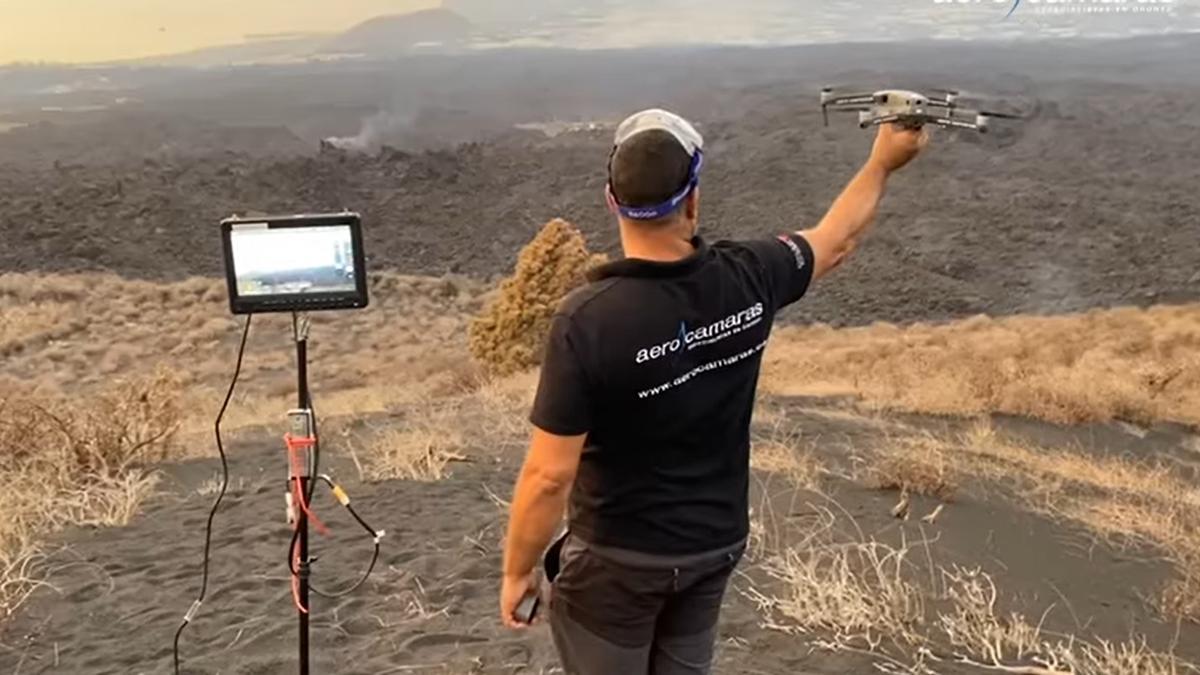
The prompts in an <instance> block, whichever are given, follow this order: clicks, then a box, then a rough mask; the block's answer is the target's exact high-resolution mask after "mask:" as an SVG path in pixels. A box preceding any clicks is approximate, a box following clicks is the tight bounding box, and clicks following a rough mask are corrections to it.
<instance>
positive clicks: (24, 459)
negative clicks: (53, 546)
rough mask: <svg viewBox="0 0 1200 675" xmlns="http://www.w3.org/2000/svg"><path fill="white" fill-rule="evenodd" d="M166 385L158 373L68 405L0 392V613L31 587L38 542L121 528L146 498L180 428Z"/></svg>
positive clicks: (27, 393)
mask: <svg viewBox="0 0 1200 675" xmlns="http://www.w3.org/2000/svg"><path fill="white" fill-rule="evenodd" d="M178 394H179V392H178V388H177V387H176V386H175V383H174V379H173V378H172V377H171V376H169V375H167V374H165V373H163V372H160V373H159V374H157V375H155V376H153V377H150V378H147V379H142V380H131V381H128V382H122V383H118V384H116V385H114V387H113V388H112V389H111V390H109V391H105V392H101V393H99V394H97V395H96V396H94V397H92V398H91V399H88V400H87V402H86V404H80V405H76V404H72V403H70V402H67V401H65V400H63V399H61V398H56V397H51V396H46V395H42V394H39V393H38V392H36V391H32V390H29V389H20V388H16V387H13V386H12V385H8V386H7V387H6V389H5V390H4V391H3V392H0V482H2V483H3V484H5V485H7V486H9V489H8V491H7V493H6V496H5V504H6V507H5V514H4V515H5V517H4V518H3V519H0V616H3V615H6V614H10V613H11V612H12V611H14V610H15V609H16V607H17V606H18V605H19V604H20V603H21V602H22V601H23V600H24V599H25V598H26V597H27V596H28V594H29V592H30V591H31V590H32V589H33V588H34V587H35V586H36V585H37V584H38V583H39V581H38V580H39V576H38V569H39V565H38V562H39V561H40V559H41V555H40V553H39V546H38V542H39V541H40V540H41V539H42V537H44V536H45V535H47V534H49V533H51V532H53V531H55V530H57V529H59V528H62V527H64V526H66V525H92V526H113V525H122V524H125V523H127V522H128V521H129V520H130V518H132V517H133V515H134V514H135V513H136V512H137V510H138V508H139V506H140V505H141V504H142V502H143V501H144V500H145V498H146V497H147V496H148V495H150V494H151V493H152V492H153V489H154V485H155V483H156V482H157V477H156V475H155V474H154V473H153V471H152V469H151V468H150V465H151V464H152V463H153V462H155V461H158V460H161V459H163V458H165V457H166V456H167V453H168V452H169V448H170V439H171V436H172V434H173V433H174V432H175V430H176V428H177V427H178V424H179V416H180V406H179V397H178Z"/></svg>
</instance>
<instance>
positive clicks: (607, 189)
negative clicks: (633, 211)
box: [604, 183, 617, 214]
mask: <svg viewBox="0 0 1200 675" xmlns="http://www.w3.org/2000/svg"><path fill="white" fill-rule="evenodd" d="M604 203H606V204H608V210H609V211H611V212H612V213H614V214H615V213H616V212H617V198H616V197H614V196H613V193H612V184H611V183H605V184H604Z"/></svg>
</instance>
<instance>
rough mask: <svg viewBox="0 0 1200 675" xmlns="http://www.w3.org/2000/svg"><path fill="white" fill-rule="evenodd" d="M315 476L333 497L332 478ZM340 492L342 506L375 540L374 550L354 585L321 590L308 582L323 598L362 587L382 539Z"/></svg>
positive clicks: (380, 534) (336, 492)
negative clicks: (364, 570) (323, 482)
mask: <svg viewBox="0 0 1200 675" xmlns="http://www.w3.org/2000/svg"><path fill="white" fill-rule="evenodd" d="M317 478H320V479H321V480H322V481H325V484H326V485H328V486H329V489H330V490H333V492H334V497H337V495H338V486H337V484H336V483H334V482H333V479H332V478H330V477H329V476H327V475H324V474H321V475H319V476H317ZM313 482H316V481H315V480H314V481H313ZM341 494H342V496H343V497H345V499H346V501H345V502H342V506H343V507H345V509H346V510H347V511H349V512H350V515H351V516H354V519H355V520H356V521H358V524H359V525H361V526H362V528H363V529H364V530H366V531H367V534H370V535H371V537H372V538H373V539H374V540H375V550H374V552H373V553H372V554H371V563H370V564H369V565H367V571H366V572H364V573H363V575H362V576H361V577H360V578H359V580H358V581H356V582H355V583H354V585H352V586H350V587H348V588H346V589H345V590H341V591H336V592H333V591H322V590H320V589H318V588H316V587H315V586H312V585H311V584H310V585H309V590H311V591H312V592H313V593H316V594H317V595H319V596H321V597H323V598H342V597H345V596H347V595H350V594H351V593H353V592H354V591H357V590H358V589H359V588H361V587H362V585H363V584H365V583H367V579H369V578H370V577H371V572H373V571H375V563H377V562H379V542H380V540H382V539H383V534H384V533H383V532H379V531H376V530H375V528H373V527H371V526H370V525H368V524H367V521H365V520H363V518H362V516H360V515H358V511H355V510H354V507H353V506H351V505H350V498H349V497H348V496H346V494H345V492H344V491H343V492H342V493H341ZM338 501H341V499H339V500H338Z"/></svg>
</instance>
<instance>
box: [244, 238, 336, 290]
mask: <svg viewBox="0 0 1200 675" xmlns="http://www.w3.org/2000/svg"><path fill="white" fill-rule="evenodd" d="M230 243H231V249H232V252H233V269H234V274H235V275H236V277H237V292H238V295H239V296H242V297H255V296H269V295H296V294H309V293H353V292H354V291H355V289H356V285H355V278H354V246H353V243H352V239H351V233H350V227H349V226H347V225H330V226H322V227H303V228H298V227H290V228H276V229H267V228H266V227H265V226H264V227H259V228H256V227H240V228H235V229H234V230H233V231H232V232H231V233H230Z"/></svg>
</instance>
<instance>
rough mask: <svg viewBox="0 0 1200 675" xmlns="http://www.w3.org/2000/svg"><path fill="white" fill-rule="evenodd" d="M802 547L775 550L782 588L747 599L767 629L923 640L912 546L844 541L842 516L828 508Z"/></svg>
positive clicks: (849, 638) (850, 638) (844, 638)
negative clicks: (837, 526)
mask: <svg viewBox="0 0 1200 675" xmlns="http://www.w3.org/2000/svg"><path fill="white" fill-rule="evenodd" d="M817 510H818V511H820V512H821V513H822V514H823V517H822V519H821V521H820V522H819V523H818V524H816V525H814V526H813V528H812V530H811V531H810V532H808V533H807V534H806V535H805V536H804V537H803V539H802V543H801V544H799V545H792V546H788V547H786V548H784V549H783V550H781V551H778V552H776V554H775V555H773V556H771V557H769V558H767V559H766V560H765V562H764V563H763V569H764V570H765V571H766V573H767V574H768V575H770V576H771V577H772V578H774V579H775V580H776V581H777V582H778V584H779V586H780V588H781V591H780V593H779V594H778V595H773V596H768V595H766V594H765V593H763V592H761V591H759V590H757V589H751V590H750V591H748V593H747V594H748V595H749V597H750V598H751V599H752V600H754V601H755V602H756V603H757V604H758V606H759V609H760V611H762V612H764V613H765V614H767V616H768V618H769V621H770V624H769V627H771V628H774V629H777V630H783V631H787V632H797V633H812V632H821V633H825V634H829V635H832V636H833V640H834V643H835V644H837V645H840V646H849V645H852V644H859V645H865V646H867V647H868V648H870V649H876V648H878V647H879V645H880V644H881V642H882V641H883V640H885V639H886V640H889V641H893V642H898V643H902V644H906V645H913V644H917V643H919V642H920V637H919V632H918V628H919V625H920V624H921V623H922V621H923V620H924V615H925V598H924V594H923V593H922V592H921V589H920V587H919V586H918V585H917V584H916V583H914V581H913V577H914V569H913V568H912V566H911V565H909V564H908V562H907V558H908V555H909V553H910V550H911V549H910V548H908V547H903V548H895V547H892V546H889V545H887V544H884V543H881V542H876V541H863V540H857V541H841V540H839V538H838V537H836V536H835V534H834V523H835V521H836V518H835V517H834V516H833V515H832V513H830V512H829V511H828V510H827V509H822V508H818V509H817Z"/></svg>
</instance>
